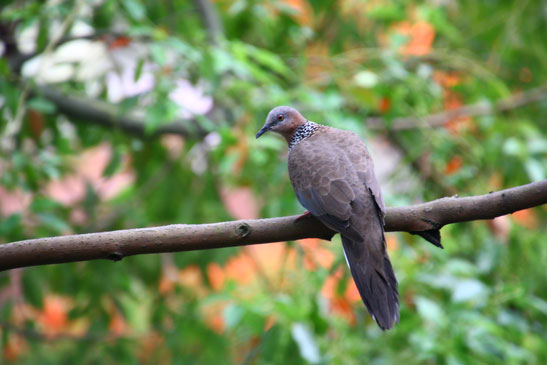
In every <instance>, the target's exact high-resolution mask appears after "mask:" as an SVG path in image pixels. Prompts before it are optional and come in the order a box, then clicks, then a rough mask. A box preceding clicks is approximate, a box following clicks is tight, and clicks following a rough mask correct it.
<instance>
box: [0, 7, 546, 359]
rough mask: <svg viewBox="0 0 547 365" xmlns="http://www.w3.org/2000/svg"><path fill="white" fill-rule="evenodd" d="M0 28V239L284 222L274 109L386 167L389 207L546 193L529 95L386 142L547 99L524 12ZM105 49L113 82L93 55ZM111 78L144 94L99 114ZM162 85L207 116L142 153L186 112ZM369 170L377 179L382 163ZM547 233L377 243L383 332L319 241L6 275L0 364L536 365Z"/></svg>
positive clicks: (104, 17) (42, 22) (508, 220)
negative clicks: (509, 192)
mask: <svg viewBox="0 0 547 365" xmlns="http://www.w3.org/2000/svg"><path fill="white" fill-rule="evenodd" d="M199 4H201V5H202V6H201V7H200V6H198V5H199ZM199 9H201V10H199ZM203 9H205V11H206V10H207V9H209V10H210V11H212V14H213V17H205V16H204V15H203V14H204V10H203ZM215 12H216V13H218V19H216V18H215V16H214V15H215ZM0 14H1V15H0V25H1V29H0V32H1V33H2V34H3V35H2V37H3V38H2V39H3V56H2V58H1V59H0V107H1V110H0V112H1V116H0V121H1V124H0V131H1V136H0V143H1V149H2V156H1V159H0V171H1V176H0V204H1V206H0V208H1V209H0V213H1V220H0V240H1V241H3V242H10V241H16V240H22V239H26V238H34V237H44V236H52V235H59V234H66V233H85V232H93V231H100V230H114V229H124V228H134V227H146V226H154V225H162V224H171V223H205V222H216V221H224V220H228V219H232V218H252V217H256V216H258V215H260V216H263V217H273V216H280V215H288V214H295V213H297V212H301V211H302V208H301V207H299V205H298V203H297V201H296V199H295V198H294V195H293V193H292V189H291V186H290V183H289V180H288V176H287V173H286V163H285V151H286V146H285V144H284V142H282V141H281V140H280V139H278V138H276V137H274V136H268V135H267V136H265V137H263V139H261V141H260V143H258V142H256V141H255V140H254V135H255V133H256V131H257V130H258V128H259V127H260V126H261V125H262V123H263V121H264V119H265V116H266V113H267V112H268V110H269V109H271V108H272V107H273V106H276V105H280V104H290V105H293V106H295V107H297V108H298V109H300V110H301V111H302V113H303V114H304V115H306V116H307V117H308V118H310V119H311V120H314V121H318V122H324V123H326V124H329V125H333V126H336V127H340V128H344V129H351V130H354V131H356V132H357V133H359V134H361V135H362V136H363V138H365V140H368V141H373V140H375V139H377V138H381V139H382V140H383V141H387V143H389V145H390V146H392V148H395V150H396V151H399V153H400V154H401V153H402V156H403V157H402V158H400V159H399V160H398V161H397V162H396V165H395V166H394V167H393V168H392V169H391V171H392V173H391V174H390V176H388V178H387V180H386V181H384V183H386V184H388V185H390V186H394V187H395V188H392V189H387V190H386V191H385V193H384V194H385V195H386V200H387V202H388V204H389V205H395V204H396V205H404V204H411V203H413V202H416V201H421V200H431V199H435V198H438V197H441V196H443V195H447V194H453V193H458V194H460V195H473V194H483V193H486V192H488V191H492V190H497V189H502V188H505V187H510V186H515V185H522V184H525V183H528V182H530V181H535V180H541V179H545V178H546V177H547V157H546V156H547V137H546V135H545V131H546V130H547V103H546V102H545V100H543V101H540V102H538V103H532V104H529V105H526V106H523V107H521V108H514V109H511V110H509V111H506V112H504V113H496V112H493V113H490V114H488V115H483V116H478V117H462V118H458V119H453V120H447V121H446V123H445V124H444V126H442V127H439V128H428V127H423V125H421V124H420V120H421V119H417V125H416V128H412V129H409V130H404V131H391V132H386V131H387V130H389V127H390V126H391V125H392V123H395V121H396V118H398V117H407V116H417V117H424V116H427V115H429V114H432V113H437V112H440V111H442V110H445V109H454V108H458V107H460V106H463V105H466V104H472V103H477V102H485V103H495V102H496V101H498V100H500V99H503V98H507V97H510V96H511V95H512V94H514V93H517V92H527V91H529V90H532V89H534V88H537V87H540V86H542V85H545V83H546V82H547V73H546V72H545V70H546V69H547V64H546V63H547V43H546V42H545V29H547V18H546V16H545V4H544V3H543V2H541V1H458V2H455V1H419V0H407V1H397V2H392V1H384V0H379V1H366V2H365V1H358V0H340V1H333V0H328V1H311V2H306V1H304V0H284V1H273V0H270V1H268V0H217V1H214V2H211V3H208V2H207V0H196V1H192V2H190V1H181V0H175V1H167V2H157V1H150V0H125V1H115V0H103V1H93V2H86V1H47V2H33V1H9V0H8V1H7V2H4V5H3V6H2V10H1V13H0ZM217 20H220V23H219V24H217V25H220V27H219V29H223V31H222V33H220V34H215V33H214V32H211V31H210V29H213V28H214V27H212V25H211V24H214V22H215V21H217ZM211 22H212V23H211ZM78 29H79V31H77V30H78ZM82 29H84V31H82ZM82 32H83V33H82ZM9 33H11V34H12V35H13V36H14V37H15V38H14V42H15V43H16V44H17V45H18V48H19V50H18V51H19V52H17V49H15V50H14V49H13V48H11V47H9V45H8V42H7V39H8V38H7V35H8V34H9ZM83 34H85V35H88V34H93V35H94V36H93V37H91V39H89V37H88V38H86V39H80V40H78V38H82V35H83ZM70 37H72V38H70ZM84 38H85V37H84ZM59 40H60V42H58V41H59ZM82 40H83V41H86V42H87V43H86V44H85V47H87V48H85V49H86V50H88V51H86V52H87V53H86V52H84V51H82V53H81V54H80V52H78V51H76V52H75V51H74V50H75V49H78V48H75V47H74V43H72V44H73V46H72V48H70V52H65V54H63V55H62V56H60V55H59V53H61V50H62V47H66V46H68V45H69V44H70V43H71V42H77V41H82ZM212 40H214V41H212ZM90 45H93V46H97V45H98V46H99V48H100V47H102V48H100V49H102V51H103V52H104V53H97V52H99V51H98V50H97V51H89V47H90ZM82 47H84V46H83V45H82ZM65 49H66V48H65ZM93 49H95V48H93ZM116 52H117V54H118V55H119V54H120V53H122V54H123V53H124V52H126V53H125V58H126V59H129V60H130V62H129V64H130V65H131V67H129V68H127V67H125V66H124V65H125V64H123V63H121V64H116V62H111V60H110V57H111V56H112V55H114V54H116ZM67 53H68V54H67ZM24 54H32V55H33V56H39V57H42V60H41V61H40V59H39V58H37V57H33V58H31V59H29V60H27V61H26V62H25V63H24V64H23V68H22V74H23V77H22V76H21V72H20V70H19V69H18V67H14V65H16V64H17V62H16V61H17V60H18V58H20V56H21V55H24ZM97 54H102V56H100V57H97ZM53 55H56V57H57V58H54V60H53V61H52V60H51V59H52V58H51V57H52V56H53ZM48 57H50V58H49V61H48ZM63 57H64V58H63ZM112 57H113V56H112ZM37 59H38V62H36V60H37ZM44 59H45V61H44ZM107 61H108V62H110V63H108V62H107ZM33 62H34V65H35V66H34V70H35V71H34V73H33V72H32V67H31V65H32V64H33ZM104 62H107V63H106V66H105V67H104V68H103V69H101V67H102V66H101V65H103V64H104ZM19 65H21V64H19ZM36 65H38V66H36ZM29 70H31V71H29ZM36 70H37V71H36ZM126 71H127V72H129V81H128V84H129V85H131V87H133V88H136V87H137V86H135V85H136V84H138V85H141V86H142V85H144V84H145V82H144V81H143V80H145V79H146V78H147V77H148V78H149V79H150V78H151V79H153V80H154V82H153V83H152V85H151V86H149V89H148V90H146V92H142V91H140V92H139V91H135V92H131V90H129V91H127V90H126V93H125V94H123V93H122V96H120V97H118V99H115V98H114V96H113V95H114V94H115V93H114V86H116V85H115V84H112V83H110V82H109V80H110V78H112V77H114V76H116V75H118V76H119V75H121V74H123V73H124V72H126ZM45 73H49V76H48V77H49V79H47V78H46V77H45V76H43V74H45ZM25 75H26V77H24V76H25ZM120 77H121V76H120ZM181 80H185V82H186V83H187V84H188V85H187V86H186V87H185V88H184V87H183V88H181V89H177V87H179V88H180V81H181ZM139 82H142V83H143V84H139ZM46 83H47V84H49V85H50V86H53V87H55V88H56V89H58V90H60V91H62V92H64V93H66V94H67V95H79V96H86V97H89V98H90V100H91V99H96V100H103V101H109V102H110V103H111V104H115V106H116V108H118V109H116V110H118V111H117V113H118V114H117V115H118V116H121V115H126V114H130V113H133V112H137V113H140V115H142V116H144V117H145V119H146V127H145V133H144V135H142V136H134V135H133V134H130V133H127V131H125V130H124V129H123V128H122V127H121V126H119V125H116V124H113V125H111V126H110V127H106V128H105V127H104V126H100V125H97V124H96V123H93V121H90V120H86V118H68V117H66V116H64V115H62V114H60V113H59V110H58V109H59V106H58V105H56V104H55V103H54V102H52V101H51V100H50V99H48V98H47V96H45V95H43V94H41V93H40V92H39V91H38V92H36V91H34V90H36V89H35V88H36V86H37V85H39V84H46ZM124 85H125V84H123V83H122V86H121V88H122V89H123V88H124V87H125V86H124ZM192 85H193V86H192ZM118 87H120V85H118ZM176 90H180V91H181V92H183V91H186V92H192V93H194V94H196V93H197V94H199V95H198V96H195V98H197V101H195V100H194V99H191V100H190V101H187V104H185V105H186V108H190V110H193V109H192V107H195V106H196V105H197V104H200V103H204V104H207V103H208V102H209V103H210V102H211V101H212V105H213V106H212V108H213V109H215V110H216V109H219V110H222V114H219V115H223V117H214V116H212V115H214V114H209V113H208V111H207V110H203V111H199V112H197V111H195V113H196V115H195V117H194V119H195V121H196V123H197V124H198V125H199V126H200V128H202V129H203V130H204V131H205V133H197V132H196V133H193V134H190V135H187V136H180V135H174V134H172V135H164V136H161V137H157V136H153V132H154V131H155V130H157V128H158V127H160V126H162V125H164V124H165V123H167V122H169V121H170V120H173V119H175V118H178V117H180V116H181V115H184V111H185V110H182V113H183V114H180V113H181V109H184V107H183V106H181V105H180V104H177V102H178V101H177V100H178V99H177V98H176V97H172V95H173V94H172V93H173V92H174V91H176ZM184 97H188V95H186V96H184ZM184 97H183V98H184ZM192 100H194V101H192ZM204 109H210V108H208V107H207V106H205V107H204ZM367 117H375V118H377V117H381V118H382V120H383V125H384V127H385V128H384V129H374V128H372V127H370V126H369V125H368V124H367V122H366V119H367ZM369 127H370V128H369ZM373 152H374V150H373ZM391 153H394V152H393V151H392V152H391ZM374 157H375V161H376V165H377V166H382V165H383V161H384V160H383V157H386V158H387V157H389V156H383V155H381V154H378V153H377V154H375V156H374ZM386 163H387V162H386ZM409 169H410V170H411V171H410V175H411V176H414V179H413V180H409V181H408V182H407V181H406V179H409V177H408V171H409ZM410 181H419V183H417V184H416V183H414V184H412V183H411V182H410ZM405 186H411V187H412V188H411V189H408V188H404V189H399V188H400V187H405ZM545 217H546V212H545V209H543V208H536V209H531V210H526V211H522V212H519V213H518V214H514V215H512V216H511V217H503V218H498V219H496V220H494V221H491V222H473V223H466V224H458V225H451V226H447V227H445V228H443V231H442V233H443V242H444V246H445V247H446V249H445V250H443V251H441V250H438V249H436V248H434V247H431V246H430V245H428V244H427V243H426V242H425V241H423V240H421V239H419V238H416V237H414V236H410V235H407V234H389V235H388V247H389V250H390V255H391V258H392V262H393V264H394V267H395V271H396V274H397V276H398V279H399V282H400V295H401V323H400V324H399V325H398V326H396V328H395V329H393V330H391V331H389V332H386V333H382V332H381V331H380V330H379V329H378V328H377V327H376V325H375V323H374V322H373V321H372V320H371V319H370V318H369V316H368V314H367V313H366V311H365V309H364V306H363V305H362V303H361V302H360V299H359V298H358V296H356V293H355V289H354V287H353V286H352V283H351V280H348V279H349V274H348V272H347V270H346V269H345V264H344V261H343V256H342V253H341V250H340V247H339V241H338V240H337V239H335V240H334V243H332V244H329V243H325V242H318V241H317V240H307V241H305V242H299V243H292V242H291V243H285V244H272V245H264V246H262V247H247V248H244V249H221V250H211V251H201V252H189V253H181V254H175V255H147V256H140V257H131V258H127V259H124V260H123V261H121V262H118V263H112V262H108V261H104V262H103V261H96V262H83V263H72V264H64V265H52V266H46V267H33V268H27V269H24V270H13V271H11V272H9V273H2V275H1V276H0V326H1V327H2V329H1V334H2V336H1V346H2V349H3V354H2V356H3V360H4V361H11V362H17V363H55V364H56V363H66V362H77V363H122V362H123V363H125V362H132V363H136V362H139V363H202V364H209V363H217V364H219V363H247V364H248V363H267V364H291V363H295V364H300V363H303V362H309V363H333V364H354V363H355V364H359V363H363V362H370V363H386V362H387V363H446V364H466V363H500V362H503V363H546V362H547V347H545V343H546V341H547V295H546V293H547V272H546V271H545V263H547V246H546V245H545V244H544V243H545V242H546V241H547V231H546V230H545V227H546V226H547V225H546V224H545V222H546V221H545Z"/></svg>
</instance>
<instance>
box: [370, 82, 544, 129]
mask: <svg viewBox="0 0 547 365" xmlns="http://www.w3.org/2000/svg"><path fill="white" fill-rule="evenodd" d="M541 100H547V85H544V86H541V87H538V88H536V89H532V90H530V91H527V92H522V93H518V94H514V95H511V96H509V97H508V98H505V99H501V100H499V101H497V102H496V103H493V104H491V103H487V102H480V103H475V104H471V105H464V106H462V107H459V108H455V109H451V110H446V111H443V112H441V113H437V114H431V115H428V116H425V117H422V118H419V117H418V118H416V117H405V118H395V119H394V120H393V121H392V123H391V125H390V126H389V129H390V130H392V131H399V130H405V129H414V128H424V127H441V126H443V125H445V124H446V123H447V122H449V121H450V120H452V119H454V118H461V117H475V116H480V115H489V114H494V113H502V112H506V111H509V110H512V109H516V108H520V107H522V106H525V105H528V104H532V103H537V102H539V101H541ZM367 124H368V126H369V127H370V128H374V129H383V128H385V124H384V121H383V119H382V118H368V119H367Z"/></svg>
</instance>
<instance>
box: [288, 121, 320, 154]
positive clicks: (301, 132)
mask: <svg viewBox="0 0 547 365" xmlns="http://www.w3.org/2000/svg"><path fill="white" fill-rule="evenodd" d="M319 126H320V124H317V123H314V122H310V121H309V120H308V121H306V123H304V124H302V125H300V126H299V127H298V128H296V129H295V130H294V133H293V134H292V136H291V138H290V139H289V149H291V148H293V147H294V146H296V145H297V144H298V143H299V142H300V141H302V140H304V139H306V138H308V137H310V136H312V135H313V134H314V133H315V132H316V131H317V129H319Z"/></svg>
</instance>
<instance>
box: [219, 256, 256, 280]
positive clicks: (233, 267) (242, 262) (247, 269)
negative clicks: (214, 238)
mask: <svg viewBox="0 0 547 365" xmlns="http://www.w3.org/2000/svg"><path fill="white" fill-rule="evenodd" d="M224 272H225V274H226V278H227V279H231V280H234V281H236V282H237V283H239V284H249V283H250V282H251V281H252V280H253V279H254V278H255V274H256V267H255V264H254V262H253V260H252V259H251V258H250V257H249V256H248V255H246V254H245V253H243V252H242V253H240V254H238V255H236V256H233V257H231V258H230V260H228V262H227V263H226V267H225V268H224Z"/></svg>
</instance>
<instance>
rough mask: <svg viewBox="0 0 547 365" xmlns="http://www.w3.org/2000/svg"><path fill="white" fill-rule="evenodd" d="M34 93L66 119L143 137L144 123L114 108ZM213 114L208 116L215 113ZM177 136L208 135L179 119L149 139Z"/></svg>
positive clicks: (49, 91) (42, 90) (48, 90)
mask: <svg viewBox="0 0 547 365" xmlns="http://www.w3.org/2000/svg"><path fill="white" fill-rule="evenodd" d="M33 93H36V94H39V95H41V96H43V97H44V98H46V99H48V100H49V101H51V102H52V103H53V104H55V106H56V107H57V111H58V112H59V113H61V114H64V115H66V116H67V117H69V118H73V119H76V120H85V121H86V122H88V123H92V124H97V125H101V126H104V127H108V128H112V129H116V128H119V129H121V130H123V131H124V132H127V133H131V134H133V135H136V136H140V137H142V136H146V135H147V133H146V120H145V118H139V117H136V116H131V115H124V114H122V113H121V112H120V111H119V110H118V109H117V108H116V107H114V106H113V105H110V104H107V103H103V102H100V101H97V100H89V99H87V98H84V97H76V96H69V95H66V94H63V93H61V92H59V91H57V90H56V89H55V88H52V87H49V86H40V87H38V89H37V90H36V91H34V92H33ZM217 112H218V111H216V110H215V108H214V107H213V110H212V111H211V112H210V114H214V113H217ZM168 133H170V134H178V135H181V136H185V137H195V138H200V137H203V136H204V135H205V134H207V131H206V130H205V129H204V128H203V127H202V126H201V125H200V123H199V122H198V121H197V120H196V119H180V120H174V121H171V122H169V123H168V124H165V125H162V126H161V127H158V128H157V129H155V130H154V131H153V132H151V133H150V135H154V136H156V135H161V134H168Z"/></svg>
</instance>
